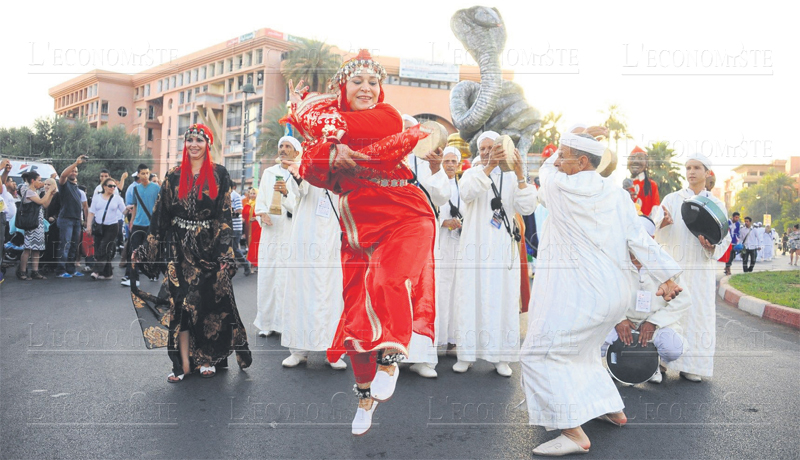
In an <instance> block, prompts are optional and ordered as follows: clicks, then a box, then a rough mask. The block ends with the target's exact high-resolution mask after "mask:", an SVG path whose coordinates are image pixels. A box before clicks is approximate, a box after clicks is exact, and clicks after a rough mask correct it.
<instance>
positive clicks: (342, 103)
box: [328, 50, 386, 111]
mask: <svg viewBox="0 0 800 460" xmlns="http://www.w3.org/2000/svg"><path fill="white" fill-rule="evenodd" d="M359 74H369V75H374V76H376V77H378V84H379V85H380V87H381V93H380V94H379V95H378V102H383V98H384V94H383V80H384V78H386V69H384V68H383V66H382V65H381V64H380V63H379V62H378V61H376V60H374V59H372V56H371V55H370V54H369V51H368V50H359V51H358V55H357V56H356V57H354V58H352V59H350V60H348V61H347V62H345V63H344V64H342V66H341V67H340V68H339V70H338V71H337V72H336V75H334V76H333V78H331V82H330V83H329V84H328V89H329V90H330V91H332V92H336V91H337V90H338V92H339V110H343V111H350V104H348V103H347V91H346V90H345V86H346V85H347V82H348V81H349V80H350V79H351V78H353V77H355V76H356V75H359Z"/></svg>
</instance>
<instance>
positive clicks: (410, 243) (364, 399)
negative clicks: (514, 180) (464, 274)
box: [288, 50, 435, 435]
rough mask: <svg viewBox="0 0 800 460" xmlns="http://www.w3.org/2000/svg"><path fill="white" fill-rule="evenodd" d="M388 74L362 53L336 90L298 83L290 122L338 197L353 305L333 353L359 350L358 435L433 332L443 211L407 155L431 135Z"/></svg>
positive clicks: (311, 169) (307, 165) (312, 172)
mask: <svg viewBox="0 0 800 460" xmlns="http://www.w3.org/2000/svg"><path fill="white" fill-rule="evenodd" d="M385 77H386V71H385V70H384V68H383V66H381V65H380V64H379V63H378V62H376V61H374V60H373V59H372V57H371V56H370V55H369V53H368V52H367V51H366V50H361V52H359V54H358V56H357V57H355V58H353V59H351V60H349V61H347V62H345V63H344V65H342V67H341V68H340V69H339V71H338V72H337V73H336V75H335V76H334V78H333V79H332V80H331V85H330V89H331V90H332V94H331V93H329V94H312V93H306V92H305V91H306V90H307V88H304V87H303V82H302V81H301V82H300V84H299V85H298V86H297V87H296V88H292V86H293V85H292V82H291V81H290V82H289V86H290V91H293V92H291V97H290V100H291V102H292V104H291V109H290V113H289V116H288V120H289V121H290V122H291V123H292V124H293V125H294V126H295V127H296V128H298V129H299V130H300V131H301V133H302V134H303V136H304V137H305V138H306V139H308V140H307V141H306V142H305V143H304V145H303V151H304V154H303V159H302V163H301V166H300V168H299V174H300V175H301V176H302V178H303V179H305V180H307V181H308V182H309V183H311V184H312V185H315V186H317V187H323V188H326V189H329V190H331V191H333V192H335V193H337V194H338V195H339V210H340V215H341V218H340V225H341V227H342V231H343V233H344V238H343V241H342V271H343V275H344V280H343V296H344V312H343V313H342V318H341V320H340V322H339V327H338V330H337V333H336V336H335V338H334V341H333V344H332V346H331V348H330V349H329V350H328V360H329V361H330V362H336V361H337V360H338V359H339V357H340V356H341V355H342V354H343V353H344V352H346V353H347V355H348V356H350V362H351V364H352V367H353V373H354V374H355V379H356V386H355V387H354V390H355V391H356V394H357V396H358V397H359V404H358V409H357V410H356V416H355V419H354V420H353V427H352V432H353V434H355V435H362V434H364V433H366V432H367V430H369V428H370V426H371V424H372V414H373V413H374V411H375V408H376V407H377V406H378V401H386V400H388V399H389V398H390V397H391V396H392V393H393V392H394V388H395V384H396V382H397V378H398V376H399V368H398V366H397V361H399V360H401V359H402V358H404V357H407V356H408V344H409V342H410V340H411V333H412V330H413V332H416V333H418V334H422V335H425V336H428V337H429V338H431V340H433V337H434V330H433V324H434V319H435V317H434V316H435V313H434V296H435V292H434V275H433V270H434V264H433V245H434V234H435V218H434V213H433V210H432V209H431V207H430V205H429V204H428V200H427V199H426V198H425V195H423V193H422V191H420V189H419V188H417V187H415V186H413V185H410V184H408V180H409V179H412V178H413V173H412V172H411V170H410V169H409V168H408V167H406V166H405V164H404V163H403V161H402V160H403V159H404V158H405V157H406V156H407V155H408V153H409V152H410V151H411V150H412V149H413V148H414V146H415V145H416V143H417V141H418V140H419V139H421V138H423V137H425V136H426V135H427V134H425V133H423V132H422V131H421V127H420V126H416V127H413V128H410V129H409V130H406V131H403V121H402V119H401V117H400V113H399V112H398V111H397V109H395V108H394V107H392V106H391V105H389V104H386V103H383V97H384V93H383V88H382V87H381V81H382V80H383V79H384V78H385ZM295 171H296V170H295ZM420 248H425V250H420Z"/></svg>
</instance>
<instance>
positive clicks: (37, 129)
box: [0, 118, 152, 189]
mask: <svg viewBox="0 0 800 460" xmlns="http://www.w3.org/2000/svg"><path fill="white" fill-rule="evenodd" d="M139 143H140V140H139V136H136V135H133V134H128V133H127V132H126V131H125V128H123V127H121V126H117V127H114V128H108V127H102V128H99V129H95V128H92V127H91V126H89V125H88V124H87V123H85V122H83V121H80V120H67V119H64V118H39V119H37V120H36V121H35V122H34V124H33V129H30V128H0V156H3V157H12V158H13V157H16V158H23V157H24V158H34V159H40V160H41V161H45V162H47V163H50V164H51V165H52V166H53V167H54V168H55V169H56V171H58V172H61V171H63V170H64V168H66V167H67V166H69V165H70V164H72V163H73V162H74V161H75V159H76V158H77V157H78V156H79V155H87V156H88V157H89V161H88V162H87V163H85V164H84V165H83V166H82V167H81V169H80V173H79V176H78V183H80V184H82V185H85V186H86V187H87V189H93V188H94V186H95V185H97V177H98V175H99V173H100V170H101V169H103V168H105V169H108V170H109V172H110V173H111V176H112V177H114V178H116V179H119V177H120V176H121V175H122V173H123V172H125V171H128V173H131V172H132V171H135V169H136V166H137V165H138V164H139V163H141V162H150V161H152V158H150V157H145V156H143V155H142V154H141V151H140V148H139Z"/></svg>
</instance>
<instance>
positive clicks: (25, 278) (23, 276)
mask: <svg viewBox="0 0 800 460" xmlns="http://www.w3.org/2000/svg"><path fill="white" fill-rule="evenodd" d="M17 279H18V280H21V281H30V280H31V279H30V278H29V277H28V274H27V273H23V272H22V271H20V270H17Z"/></svg>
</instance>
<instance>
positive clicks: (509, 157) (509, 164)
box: [494, 134, 517, 172]
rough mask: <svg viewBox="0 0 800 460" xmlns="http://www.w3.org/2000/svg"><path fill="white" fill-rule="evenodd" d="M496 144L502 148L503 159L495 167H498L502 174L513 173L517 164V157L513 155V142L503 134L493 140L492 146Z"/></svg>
mask: <svg viewBox="0 0 800 460" xmlns="http://www.w3.org/2000/svg"><path fill="white" fill-rule="evenodd" d="M498 144H499V145H502V146H503V153H505V158H503V159H502V160H500V163H499V164H498V165H497V166H499V167H500V170H501V171H503V172H509V171H513V170H514V166H516V164H517V156H516V155H514V149H515V147H514V141H513V140H512V139H511V136H507V135H505V134H503V135H501V136H498V137H497V139H495V140H494V145H498Z"/></svg>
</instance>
